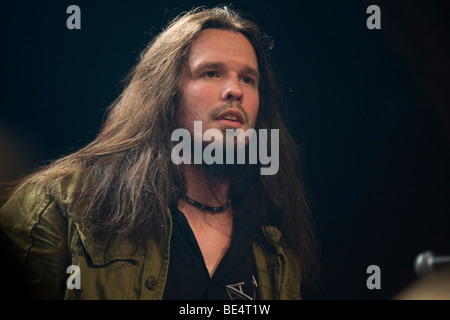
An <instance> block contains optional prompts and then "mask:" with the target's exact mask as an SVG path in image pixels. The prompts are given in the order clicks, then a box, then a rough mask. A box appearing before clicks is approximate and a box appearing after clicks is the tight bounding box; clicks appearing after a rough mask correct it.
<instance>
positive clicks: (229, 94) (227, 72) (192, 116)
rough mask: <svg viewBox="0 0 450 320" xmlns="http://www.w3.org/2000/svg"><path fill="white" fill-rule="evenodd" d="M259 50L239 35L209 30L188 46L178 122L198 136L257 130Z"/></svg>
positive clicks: (180, 125)
mask: <svg viewBox="0 0 450 320" xmlns="http://www.w3.org/2000/svg"><path fill="white" fill-rule="evenodd" d="M258 84H259V72H258V61H257V58H256V54H255V50H254V49H253V46H252V44H251V43H250V41H249V40H248V39H247V38H246V37H245V36H244V35H242V34H241V33H237V32H233V31H227V30H219V29H206V30H203V31H202V32H201V34H200V35H199V36H198V37H197V39H195V41H194V42H193V43H192V44H191V47H190V55H189V59H188V60H187V62H186V65H185V66H184V71H183V75H182V77H181V81H180V85H179V100H178V101H179V105H178V110H177V124H178V126H179V127H181V128H186V129H188V130H189V131H190V132H191V133H193V132H194V130H193V128H194V121H202V129H203V132H204V131H205V130H207V129H210V128H216V129H219V130H221V131H222V132H224V130H225V129H238V128H241V129H243V130H244V131H245V130H247V129H249V128H254V126H255V121H256V116H257V114H258V108H259V92H258Z"/></svg>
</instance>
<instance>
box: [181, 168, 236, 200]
mask: <svg viewBox="0 0 450 320" xmlns="http://www.w3.org/2000/svg"><path fill="white" fill-rule="evenodd" d="M184 178H185V180H186V189H187V195H188V196H189V197H190V198H192V199H194V200H196V201H198V202H201V203H202V204H205V205H208V206H211V207H218V206H222V205H223V204H224V203H226V202H227V200H228V188H229V185H230V181H229V179H223V178H220V179H219V178H216V177H214V176H212V175H211V174H210V173H209V172H208V171H207V170H206V169H205V168H204V167H203V166H200V165H185V168H184Z"/></svg>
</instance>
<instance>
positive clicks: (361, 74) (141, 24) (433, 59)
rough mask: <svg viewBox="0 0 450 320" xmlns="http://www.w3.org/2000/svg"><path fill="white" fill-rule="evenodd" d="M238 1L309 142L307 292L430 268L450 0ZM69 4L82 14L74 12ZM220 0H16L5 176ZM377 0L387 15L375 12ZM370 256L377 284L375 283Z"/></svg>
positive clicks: (11, 18) (95, 108) (3, 29)
mask: <svg viewBox="0 0 450 320" xmlns="http://www.w3.org/2000/svg"><path fill="white" fill-rule="evenodd" d="M232 3H233V4H234V7H235V8H236V9H238V10H241V11H243V12H245V13H248V14H250V15H251V16H252V17H253V18H254V20H255V21H256V22H257V23H259V25H260V26H261V28H262V30H263V31H264V32H265V33H267V34H269V35H270V36H272V38H273V40H274V42H275V47H274V49H273V51H272V57H273V60H274V61H275V64H276V66H277V70H278V72H279V74H280V83H281V84H282V87H283V90H284V92H285V96H286V100H287V102H288V105H289V110H288V114H287V115H286V116H287V119H288V120H289V121H288V124H289V126H290V128H291V131H292V133H293V135H294V136H295V138H296V140H297V141H298V143H299V145H300V146H301V147H302V152H303V162H304V163H303V168H302V170H303V173H304V178H305V184H306V187H307V190H308V197H309V199H310V204H311V209H312V213H313V215H314V219H315V228H316V234H317V237H318V240H319V243H320V247H321V262H322V271H321V273H320V278H319V281H318V283H317V285H316V286H315V287H313V288H310V289H308V290H305V291H304V298H306V299H390V298H392V297H393V296H394V295H395V294H397V293H398V292H399V291H401V290H402V289H403V288H405V286H407V285H408V284H410V283H412V282H413V281H415V280H416V276H415V274H414V271H413V261H414V258H415V257H416V256H417V254H419V253H420V252H422V251H425V250H431V251H433V252H435V253H436V254H439V255H448V254H450V234H449V222H450V221H449V220H450V219H449V214H450V212H449V209H450V193H449V191H450V188H449V181H450V170H449V164H450V161H449V160H450V152H449V151H450V111H449V108H450V101H449V100H450V99H449V89H450V88H449V84H450V81H449V74H450V68H449V53H450V46H449V38H450V37H449V32H448V31H449V24H448V21H449V20H450V19H448V18H449V12H450V11H449V10H450V6H449V4H448V3H449V2H447V1H425V0H423V1H398V0H393V1H370V2H369V1H351V0H348V1H332V0H330V1H314V2H312V1H308V2H307V1H304V2H302V3H301V4H299V3H297V2H294V1H291V2H288V1H254V2H251V1H245V2H244V1H234V2H232ZM310 3H313V4H310ZM71 4H76V5H78V6H79V7H80V9H81V27H82V29H81V30H68V29H67V28H66V19H67V18H68V17H69V14H66V9H67V7H68V6H69V5H71ZM212 4H222V2H215V1H202V2H200V1H157V2H155V1H135V0H128V1H95V2H94V1H89V2H88V1H70V2H69V1H57V2H56V1H14V2H12V1H2V2H1V3H0V16H1V17H0V40H1V48H2V50H0V61H1V76H0V81H1V85H0V94H1V95H0V101H1V104H0V106H1V109H0V110H1V113H0V178H1V179H16V178H18V177H20V176H22V175H24V174H25V173H27V172H30V171H31V170H33V169H35V168H36V167H38V166H41V165H44V164H46V163H48V161H50V160H52V159H55V158H58V157H60V156H61V155H64V154H67V153H70V152H72V151H74V150H76V149H78V148H80V147H81V146H84V145H85V144H87V143H88V142H89V141H91V140H92V139H93V138H94V137H95V136H96V134H97V132H98V129H99V127H100V124H101V122H102V120H103V115H104V111H105V108H106V107H107V106H108V105H109V104H110V103H111V102H112V101H113V100H114V99H115V98H116V97H117V96H118V95H119V93H120V92H121V89H122V84H121V80H122V79H123V78H124V76H125V75H126V74H127V72H128V71H129V70H130V68H131V67H132V66H133V65H134V64H135V63H136V59H137V57H138V55H139V53H140V51H141V50H142V49H144V47H145V45H146V44H147V43H148V41H149V40H150V39H151V38H152V35H156V34H158V33H159V32H160V31H161V29H162V27H163V26H164V25H165V24H166V22H168V21H169V20H171V19H172V18H173V17H175V16H176V15H178V14H179V13H181V12H183V11H186V10H189V9H191V8H193V7H195V6H199V5H207V6H209V5H212ZM371 4H376V5H379V6H380V9H381V27H382V29H381V30H368V29H367V27H366V20H367V18H368V17H369V14H367V13H366V9H367V7H368V6H369V5H371ZM299 169H300V168H299ZM369 265H378V266H379V267H380V269H381V289H379V290H376V289H374V290H369V289H368V288H367V287H366V280H367V278H368V276H369V274H367V273H366V269H367V267H368V266H369Z"/></svg>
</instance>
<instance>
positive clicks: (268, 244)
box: [0, 181, 301, 300]
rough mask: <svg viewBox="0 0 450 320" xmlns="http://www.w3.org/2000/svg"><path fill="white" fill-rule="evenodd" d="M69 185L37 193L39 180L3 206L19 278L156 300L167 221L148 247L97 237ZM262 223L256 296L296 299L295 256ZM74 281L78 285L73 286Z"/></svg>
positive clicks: (1, 216)
mask: <svg viewBox="0 0 450 320" xmlns="http://www.w3.org/2000/svg"><path fill="white" fill-rule="evenodd" d="M73 185H74V183H73V182H71V181H66V182H63V183H60V184H59V185H58V189H59V191H58V192H57V193H56V194H54V195H53V196H52V197H49V196H45V195H41V196H36V186H35V184H33V183H30V184H28V185H27V186H25V187H24V188H22V189H21V190H19V191H18V192H16V194H14V195H13V196H12V197H11V198H10V199H9V201H8V202H7V203H6V204H5V205H4V206H3V208H1V210H0V230H1V232H2V233H3V236H5V237H6V241H7V243H6V245H7V247H8V249H10V250H11V252H12V253H13V258H16V260H17V261H16V262H17V263H18V266H19V267H20V269H21V270H23V274H22V275H21V277H22V280H23V281H24V282H25V284H26V285H29V286H30V288H31V293H30V294H31V297H32V298H37V299H114V300H119V299H120V300H122V299H133V300H136V299H154V300H158V299H161V298H162V296H163V293H164V287H165V283H166V278H167V272H168V267H169V257H170V237H171V232H172V226H171V223H170V228H169V232H168V233H167V234H166V236H165V238H163V239H161V241H153V240H148V245H147V249H146V250H143V249H136V248H135V247H134V246H133V245H132V244H131V243H130V242H129V241H128V240H127V239H126V238H121V237H117V238H115V239H113V240H111V241H110V242H108V243H99V242H98V241H94V239H93V238H92V237H91V236H90V234H88V233H85V232H84V231H83V230H82V229H81V228H80V226H79V225H78V224H77V223H76V222H75V221H74V219H73V218H72V215H69V214H68V210H70V209H68V208H69V203H70V194H71V188H73ZM168 215H169V217H170V214H169V211H168ZM262 229H263V230H262V232H263V235H264V237H262V238H261V240H258V242H255V243H253V252H254V256H255V261H256V267H257V276H258V290H259V291H258V294H259V298H260V299H264V300H268V299H269V300H272V299H282V300H288V299H301V295H300V282H301V275H300V261H299V259H298V258H297V256H295V255H294V254H293V253H292V252H291V250H289V248H288V247H287V245H286V243H285V241H284V240H283V237H282V235H281V233H280V231H279V230H278V229H277V228H276V227H273V226H265V227H263V228H262ZM71 265H75V266H78V267H79V269H78V270H79V273H72V276H71V272H72V270H71V269H68V267H69V266H71ZM75 276H79V278H78V279H75ZM69 277H70V278H71V279H69ZM68 279H69V281H68ZM77 280H80V281H79V282H80V283H81V288H80V289H77V288H76V287H74V284H76V283H77ZM68 283H69V285H68Z"/></svg>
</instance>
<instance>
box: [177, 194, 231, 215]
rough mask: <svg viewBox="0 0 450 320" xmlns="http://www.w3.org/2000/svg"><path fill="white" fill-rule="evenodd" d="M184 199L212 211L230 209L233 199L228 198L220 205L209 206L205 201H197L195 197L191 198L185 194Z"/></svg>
mask: <svg viewBox="0 0 450 320" xmlns="http://www.w3.org/2000/svg"><path fill="white" fill-rule="evenodd" d="M184 200H186V202H187V203H189V204H192V205H193V206H195V207H197V208H200V209H202V210H205V211H211V212H223V211H225V210H227V209H228V207H229V206H230V205H231V199H228V200H227V202H226V203H225V204H224V205H223V206H220V207H211V206H207V205H205V204H203V203H200V202H198V201H195V200H194V199H191V198H189V197H188V196H184Z"/></svg>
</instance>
